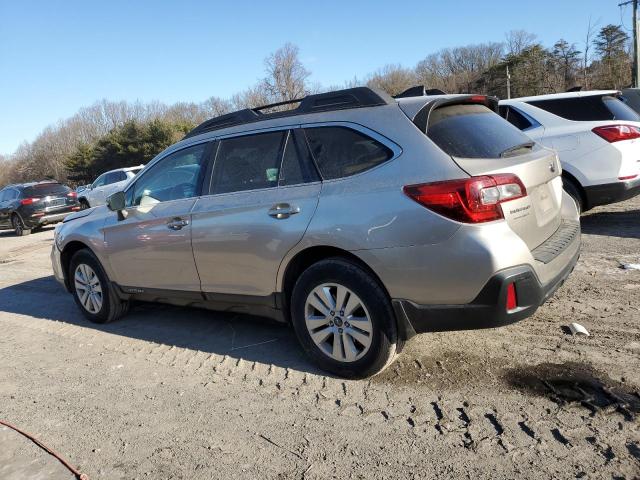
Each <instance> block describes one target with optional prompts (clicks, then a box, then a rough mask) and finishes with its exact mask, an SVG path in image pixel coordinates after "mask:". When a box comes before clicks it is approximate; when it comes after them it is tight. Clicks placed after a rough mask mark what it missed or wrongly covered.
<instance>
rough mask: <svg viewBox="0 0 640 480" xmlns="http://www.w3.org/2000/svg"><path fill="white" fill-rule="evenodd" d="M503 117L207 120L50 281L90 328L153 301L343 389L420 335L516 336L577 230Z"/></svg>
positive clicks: (575, 251)
mask: <svg viewBox="0 0 640 480" xmlns="http://www.w3.org/2000/svg"><path fill="white" fill-rule="evenodd" d="M296 105H297V106H296ZM292 107H295V108H292ZM283 108H290V109H289V110H283ZM496 108H497V100H496V99H495V98H492V97H486V96H477V95H419V96H412V97H407V96H403V98H391V97H389V96H387V95H386V94H384V93H382V92H379V91H376V90H372V89H369V88H365V87H362V88H353V89H348V90H342V91H336V92H330V93H323V94H317V95H310V96H308V97H305V98H304V99H302V100H301V101H298V103H297V104H292V105H285V106H284V107H283V105H280V104H278V105H275V106H274V105H270V106H267V107H261V108H256V109H247V110H241V111H238V112H235V113H230V114H227V115H223V116H221V117H217V118H214V119H211V120H208V121H206V122H204V123H203V124H201V125H199V126H198V127H196V128H195V129H194V130H193V131H192V132H190V133H189V134H188V135H187V136H186V137H185V138H184V139H183V140H182V141H180V142H179V143H177V144H175V145H173V146H171V147H169V148H168V149H166V150H165V151H164V152H162V153H161V154H159V155H158V156H157V157H156V158H155V159H154V160H153V161H151V162H150V163H149V164H148V165H147V166H146V167H145V169H144V170H143V171H142V172H141V173H139V174H138V176H137V177H136V179H135V180H133V181H132V182H130V183H129V184H128V185H127V187H126V188H125V190H124V191H123V192H117V193H115V194H113V195H112V196H111V197H109V199H108V204H107V205H106V206H102V207H96V208H91V209H87V210H83V211H81V212H78V213H76V214H73V215H71V216H69V217H67V218H66V219H65V221H64V223H63V224H61V225H60V226H59V227H58V228H57V229H56V234H55V242H54V246H53V251H52V255H51V258H52V263H53V269H54V272H55V275H56V277H57V279H58V280H59V281H60V282H62V283H63V284H64V286H65V287H66V289H67V290H68V291H69V292H70V293H71V294H72V295H73V296H74V299H75V301H76V303H77V304H78V307H79V308H80V310H81V311H82V312H83V314H84V315H85V316H86V317H87V318H88V319H89V320H91V321H93V322H98V323H105V322H110V321H112V320H115V319H116V318H118V317H120V316H122V315H123V314H125V312H127V309H128V307H129V305H130V303H131V302H132V301H135V300H143V301H157V302H166V303H171V304H175V305H184V306H190V307H191V306H196V307H203V308H209V309H213V310H225V311H234V312H245V313H248V314H253V315H259V316H265V317H271V318H273V319H276V320H279V321H282V322H287V323H290V324H291V325H292V326H293V329H294V331H295V333H296V336H297V338H298V339H299V341H300V344H301V345H302V348H303V349H304V350H305V351H306V353H307V354H308V355H309V356H310V357H311V358H312V359H313V360H314V361H315V362H316V363H317V364H318V365H319V366H320V367H321V368H323V369H325V370H327V371H330V372H333V373H334V374H337V375H341V376H345V377H366V376H370V375H374V374H376V373H378V372H380V371H381V370H383V369H384V368H385V367H386V366H387V365H389V364H390V363H391V362H392V361H393V359H394V358H395V356H396V355H397V353H399V352H400V350H401V349H402V345H403V344H404V343H405V342H406V341H407V340H408V339H410V338H411V337H412V336H414V335H415V334H417V333H422V332H433V331H445V330H463V329H477V328H487V327H497V326H501V325H506V324H510V323H513V322H516V321H518V320H522V319H524V318H526V317H529V316H531V315H532V314H533V313H534V312H535V311H536V309H537V308H538V306H540V305H541V304H542V303H543V302H544V301H545V300H547V299H548V298H549V297H550V296H551V295H552V294H553V293H554V291H555V290H556V289H557V288H558V287H559V286H560V285H561V284H562V283H563V282H564V280H565V279H566V278H567V276H568V275H569V274H570V273H571V271H572V270H573V268H574V266H575V264H576V261H577V259H578V255H579V249H580V224H579V218H578V213H577V211H576V206H575V203H574V202H573V200H572V199H571V197H569V196H568V195H567V194H566V193H564V191H563V189H562V179H561V177H560V174H561V167H560V163H559V161H558V157H557V155H556V154H555V153H554V152H553V151H551V150H548V149H545V148H543V147H541V146H540V145H537V144H535V143H534V142H532V141H531V140H530V139H529V138H528V137H526V136H525V135H524V134H522V133H521V132H520V131H519V130H518V129H516V128H515V127H513V126H512V125H511V124H509V123H508V122H507V121H505V120H503V119H502V118H501V117H500V116H499V115H497V114H496V113H495V111H496Z"/></svg>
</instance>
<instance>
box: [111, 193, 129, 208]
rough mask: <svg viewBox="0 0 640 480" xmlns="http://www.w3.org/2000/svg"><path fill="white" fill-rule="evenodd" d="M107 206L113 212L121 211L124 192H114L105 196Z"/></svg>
mask: <svg viewBox="0 0 640 480" xmlns="http://www.w3.org/2000/svg"><path fill="white" fill-rule="evenodd" d="M107 207H109V210H112V211H114V212H121V211H122V210H124V209H125V199H124V192H116V193H114V194H113V195H109V197H108V198H107Z"/></svg>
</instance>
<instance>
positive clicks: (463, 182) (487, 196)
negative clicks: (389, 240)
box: [403, 173, 527, 223]
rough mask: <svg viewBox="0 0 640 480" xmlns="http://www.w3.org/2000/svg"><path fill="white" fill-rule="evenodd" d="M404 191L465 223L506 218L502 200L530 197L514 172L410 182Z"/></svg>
mask: <svg viewBox="0 0 640 480" xmlns="http://www.w3.org/2000/svg"><path fill="white" fill-rule="evenodd" d="M403 191H404V193H405V194H406V195H407V196H409V197H410V198H411V199H413V200H415V201H416V202H418V203H419V204H420V205H423V206H425V207H427V208H428V209H429V210H433V211H434V212H436V213H439V214H440V215H443V216H445V217H447V218H450V219H452V220H456V221H458V222H463V223H481V222H491V221H493V220H499V219H501V218H504V215H503V213H502V208H501V207H500V204H501V203H504V202H508V201H510V200H515V199H517V198H522V197H526V196H527V190H526V188H525V187H524V185H523V183H522V181H521V180H520V179H519V178H518V177H517V176H516V175H513V174H511V173H503V174H496V175H486V176H482V177H471V178H465V179H460V180H446V181H444V182H434V183H424V184H420V185H407V186H405V187H404V188H403Z"/></svg>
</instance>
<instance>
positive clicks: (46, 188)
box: [24, 183, 71, 197]
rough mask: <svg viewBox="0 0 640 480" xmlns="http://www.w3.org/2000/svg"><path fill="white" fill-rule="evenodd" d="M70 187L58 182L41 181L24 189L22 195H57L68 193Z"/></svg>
mask: <svg viewBox="0 0 640 480" xmlns="http://www.w3.org/2000/svg"><path fill="white" fill-rule="evenodd" d="M70 191H71V189H70V188H69V187H66V186H64V185H61V184H59V183H42V184H39V185H32V186H30V187H26V188H25V189H24V195H25V196H27V197H42V196H46V195H58V194H66V193H69V192H70Z"/></svg>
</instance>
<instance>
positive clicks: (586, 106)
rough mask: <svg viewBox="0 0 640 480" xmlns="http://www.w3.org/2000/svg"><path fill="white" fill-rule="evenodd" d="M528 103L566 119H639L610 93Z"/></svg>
mask: <svg viewBox="0 0 640 480" xmlns="http://www.w3.org/2000/svg"><path fill="white" fill-rule="evenodd" d="M528 103H529V104H531V105H533V106H534V107H538V108H541V109H542V110H546V111H547V112H549V113H553V114H554V115H557V116H559V117H562V118H566V119H567V120H574V121H582V122H593V121H600V120H626V121H632V122H639V121H640V116H639V115H638V114H637V113H636V112H635V111H634V110H632V109H631V108H629V107H628V106H627V105H625V104H624V102H622V101H621V100H620V99H618V98H617V97H614V96H611V95H591V96H588V97H569V98H554V99H551V100H536V101H531V102H528Z"/></svg>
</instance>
